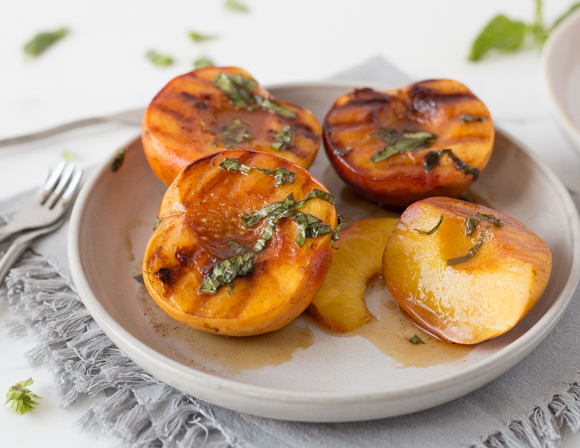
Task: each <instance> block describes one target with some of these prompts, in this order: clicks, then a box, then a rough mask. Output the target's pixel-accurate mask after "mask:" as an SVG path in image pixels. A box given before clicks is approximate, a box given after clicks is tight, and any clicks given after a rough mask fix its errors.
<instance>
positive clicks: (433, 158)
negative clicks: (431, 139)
mask: <svg viewBox="0 0 580 448" xmlns="http://www.w3.org/2000/svg"><path fill="white" fill-rule="evenodd" d="M440 157H441V152H440V151H429V152H428V153H427V154H425V155H424V156H423V166H424V167H425V171H427V172H428V173H429V172H431V171H432V170H433V168H435V167H436V166H437V165H439V159H440Z"/></svg>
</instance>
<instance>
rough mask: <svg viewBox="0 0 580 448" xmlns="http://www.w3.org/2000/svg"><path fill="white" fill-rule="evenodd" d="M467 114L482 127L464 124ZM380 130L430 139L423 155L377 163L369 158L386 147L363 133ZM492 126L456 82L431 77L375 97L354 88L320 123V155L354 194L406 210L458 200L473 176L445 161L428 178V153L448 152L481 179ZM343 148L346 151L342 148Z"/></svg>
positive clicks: (478, 103) (407, 154)
mask: <svg viewBox="0 0 580 448" xmlns="http://www.w3.org/2000/svg"><path fill="white" fill-rule="evenodd" d="M463 114H466V115H469V116H471V117H478V119H481V121H473V122H471V123H465V122H464V121H463V120H462V119H461V118H460V116H461V115H463ZM381 127H384V128H388V129H392V130H395V131H398V132H403V131H409V132H416V131H425V132H429V133H432V134H435V135H436V136H437V138H436V140H435V142H434V143H433V144H432V145H431V146H430V147H429V148H427V149H423V150H419V151H405V152H400V153H398V154H395V155H392V156H391V157H388V158H387V159H385V160H383V161H380V162H376V163H374V162H372V161H371V157H372V156H373V154H375V153H376V152H378V151H381V150H382V149H383V148H384V147H385V146H386V143H385V142H384V141H382V140H381V139H379V138H376V137H373V136H371V135H370V134H371V133H373V132H377V131H379V129H380V128H381ZM493 140H494V127H493V122H492V120H491V116H490V114H489V111H488V110H487V108H486V107H485V105H484V104H483V103H482V102H481V101H480V100H479V99H478V98H477V97H476V96H475V95H474V94H473V93H472V92H471V91H470V90H469V89H468V88H467V87H465V86H464V85H463V84H461V83H459V82H457V81H452V80H448V79H437V80H430V81H422V82H417V83H414V84H409V85H407V86H405V87H403V88H402V89H397V90H387V91H385V92H378V91H375V90H371V89H368V88H367V89H360V90H355V91H354V92H353V93H349V94H347V95H344V96H342V97H340V98H338V99H337V100H336V102H335V103H334V105H333V106H332V108H331V109H330V111H329V112H328V114H327V115H326V118H325V121H324V145H325V148H326V153H327V154H328V157H329V159H330V161H331V163H332V165H333V166H334V168H335V169H336V171H337V173H338V174H339V175H340V177H341V178H342V179H343V180H344V181H345V182H346V183H347V184H348V185H349V186H350V187H351V188H352V189H353V190H354V191H356V192H357V193H358V194H360V195H361V196H364V197H365V198H367V199H369V200H371V201H374V202H377V203H380V204H384V205H388V206H395V207H406V206H408V205H409V204H411V203H413V202H415V201H418V200H420V199H424V198H427V197H431V196H451V197H454V196H457V195H459V194H460V193H462V192H463V191H464V190H466V189H467V188H469V186H470V185H471V184H472V183H473V180H474V176H473V175H472V174H466V173H465V172H464V171H462V170H458V169H457V168H456V167H455V165H454V164H453V161H452V160H451V159H450V158H449V157H447V156H444V155H443V156H441V159H440V164H439V166H437V167H436V168H435V169H433V170H432V171H430V172H427V170H426V169H425V167H424V165H423V157H424V156H425V154H427V153H428V152H429V151H441V150H443V149H451V150H452V151H453V153H454V154H455V155H456V156H457V157H459V159H460V160H461V161H463V162H465V163H466V164H467V165H468V166H469V168H472V169H473V168H476V169H478V170H479V171H480V173H481V172H482V171H483V170H484V169H485V167H486V165H487V163H488V161H489V158H490V156H491V153H492V149H493ZM347 148H353V149H352V150H347Z"/></svg>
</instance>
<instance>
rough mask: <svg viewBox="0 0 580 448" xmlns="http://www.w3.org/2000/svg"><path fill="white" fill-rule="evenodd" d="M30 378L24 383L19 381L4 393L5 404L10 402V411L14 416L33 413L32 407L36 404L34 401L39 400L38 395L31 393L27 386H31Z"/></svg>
mask: <svg viewBox="0 0 580 448" xmlns="http://www.w3.org/2000/svg"><path fill="white" fill-rule="evenodd" d="M33 383H34V381H32V378H29V379H27V380H26V381H20V382H18V383H16V384H15V385H14V386H12V387H11V388H10V389H8V392H7V393H6V403H4V405H7V404H8V403H10V402H12V403H11V404H10V410H12V412H15V413H16V414H20V415H22V414H26V413H27V412H29V411H33V410H34V407H35V406H36V405H37V404H38V403H37V402H36V401H34V400H38V399H41V398H42V397H39V396H38V395H36V394H34V393H32V392H31V391H30V389H28V386H30V385H31V384H33Z"/></svg>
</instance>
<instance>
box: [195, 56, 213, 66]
mask: <svg viewBox="0 0 580 448" xmlns="http://www.w3.org/2000/svg"><path fill="white" fill-rule="evenodd" d="M193 66H194V67H195V68H203V67H212V66H215V62H214V61H212V60H211V59H210V58H208V57H207V56H202V57H201V58H199V59H196V60H195V61H194V62H193Z"/></svg>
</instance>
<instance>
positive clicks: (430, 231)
mask: <svg viewBox="0 0 580 448" xmlns="http://www.w3.org/2000/svg"><path fill="white" fill-rule="evenodd" d="M442 222H443V214H441V216H440V217H439V221H438V222H437V224H435V227H433V228H432V229H431V230H419V229H414V230H415V231H417V232H419V233H420V234H421V235H433V234H434V233H435V232H437V229H438V228H439V226H440V225H441V223H442Z"/></svg>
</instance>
